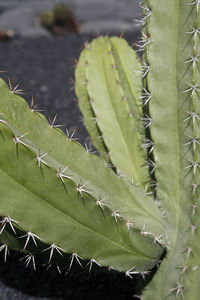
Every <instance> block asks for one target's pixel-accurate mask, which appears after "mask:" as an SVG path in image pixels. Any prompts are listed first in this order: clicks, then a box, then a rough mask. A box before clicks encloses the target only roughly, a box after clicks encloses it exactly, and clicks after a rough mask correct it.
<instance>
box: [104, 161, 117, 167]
mask: <svg viewBox="0 0 200 300" xmlns="http://www.w3.org/2000/svg"><path fill="white" fill-rule="evenodd" d="M103 163H104V166H105V167H106V168H113V167H114V165H113V164H111V163H109V162H108V161H105V160H104V162H103Z"/></svg>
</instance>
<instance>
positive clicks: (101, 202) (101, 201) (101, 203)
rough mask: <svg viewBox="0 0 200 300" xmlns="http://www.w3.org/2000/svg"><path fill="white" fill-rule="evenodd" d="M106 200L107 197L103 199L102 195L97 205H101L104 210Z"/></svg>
mask: <svg viewBox="0 0 200 300" xmlns="http://www.w3.org/2000/svg"><path fill="white" fill-rule="evenodd" d="M104 200H105V198H103V199H101V197H99V199H98V200H97V201H96V205H97V206H99V207H100V208H101V209H102V210H104V207H105V203H104V202H103V201H104Z"/></svg>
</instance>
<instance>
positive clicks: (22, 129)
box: [0, 81, 165, 235]
mask: <svg viewBox="0 0 200 300" xmlns="http://www.w3.org/2000/svg"><path fill="white" fill-rule="evenodd" d="M0 85H1V91H2V93H1V99H0V112H1V119H2V120H4V122H6V125H7V126H8V127H9V128H10V129H11V130H12V131H13V133H14V135H15V137H22V136H23V138H22V140H23V141H24V142H25V143H26V144H27V145H28V147H29V148H30V149H31V150H32V151H34V153H35V156H36V157H40V156H41V155H44V154H45V158H43V160H44V161H46V163H48V164H49V165H50V166H53V167H54V168H56V170H57V172H59V171H60V170H63V169H64V168H66V167H67V172H66V173H67V175H68V176H69V177H70V179H71V180H73V182H75V184H76V186H77V189H78V190H80V189H81V188H82V189H83V190H86V192H87V193H88V194H90V195H91V196H92V197H93V198H94V199H96V201H97V200H99V198H103V199H104V198H105V203H106V206H107V207H108V208H110V209H111V211H118V212H119V211H120V216H121V217H123V218H124V219H125V220H128V221H132V222H133V223H134V225H135V226H136V228H139V229H140V230H141V229H142V228H143V227H144V225H145V226H146V229H147V230H148V231H149V232H151V233H152V234H153V235H157V234H163V235H165V228H164V227H165V225H164V221H163V219H162V216H161V213H160V211H159V209H158V208H157V207H156V205H155V202H154V200H153V199H152V198H151V197H148V196H145V195H144V192H143V191H142V190H140V189H139V188H137V187H134V186H130V185H129V184H128V183H126V182H124V181H121V180H120V178H118V177H117V176H116V175H115V174H114V173H113V172H112V171H111V170H109V169H107V168H105V166H104V164H103V162H102V161H101V160H100V159H99V158H98V157H97V156H95V155H91V154H89V153H87V152H86V151H85V149H84V148H83V147H82V146H81V145H80V144H78V143H76V142H73V141H70V140H68V139H67V138H66V136H65V135H64V133H63V132H61V131H59V130H58V129H57V128H52V127H51V126H50V125H49V124H48V123H47V121H46V120H45V119H44V118H43V117H41V116H40V115H39V114H38V113H34V112H33V111H31V110H30V109H29V107H28V105H27V104H26V102H25V101H24V100H23V99H22V98H21V97H19V96H17V95H14V94H13V93H12V92H11V91H9V89H8V87H7V85H6V84H5V83H4V82H3V81H1V84H0ZM13 108H14V109H15V110H14V111H13ZM24 135H25V136H24ZM44 137H45V139H44ZM97 170H98V172H97ZM105 183H109V184H105ZM84 187H85V188H84ZM124 203H126V205H124Z"/></svg>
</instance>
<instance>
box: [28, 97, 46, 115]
mask: <svg viewBox="0 0 200 300" xmlns="http://www.w3.org/2000/svg"><path fill="white" fill-rule="evenodd" d="M37 106H38V104H37V103H36V104H35V98H34V97H33V96H32V98H31V106H30V110H31V111H32V112H42V111H44V110H41V109H37Z"/></svg>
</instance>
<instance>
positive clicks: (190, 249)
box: [187, 247, 192, 257]
mask: <svg viewBox="0 0 200 300" xmlns="http://www.w3.org/2000/svg"><path fill="white" fill-rule="evenodd" d="M191 252H192V248H191V247H188V248H187V257H189V256H190V254H191Z"/></svg>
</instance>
